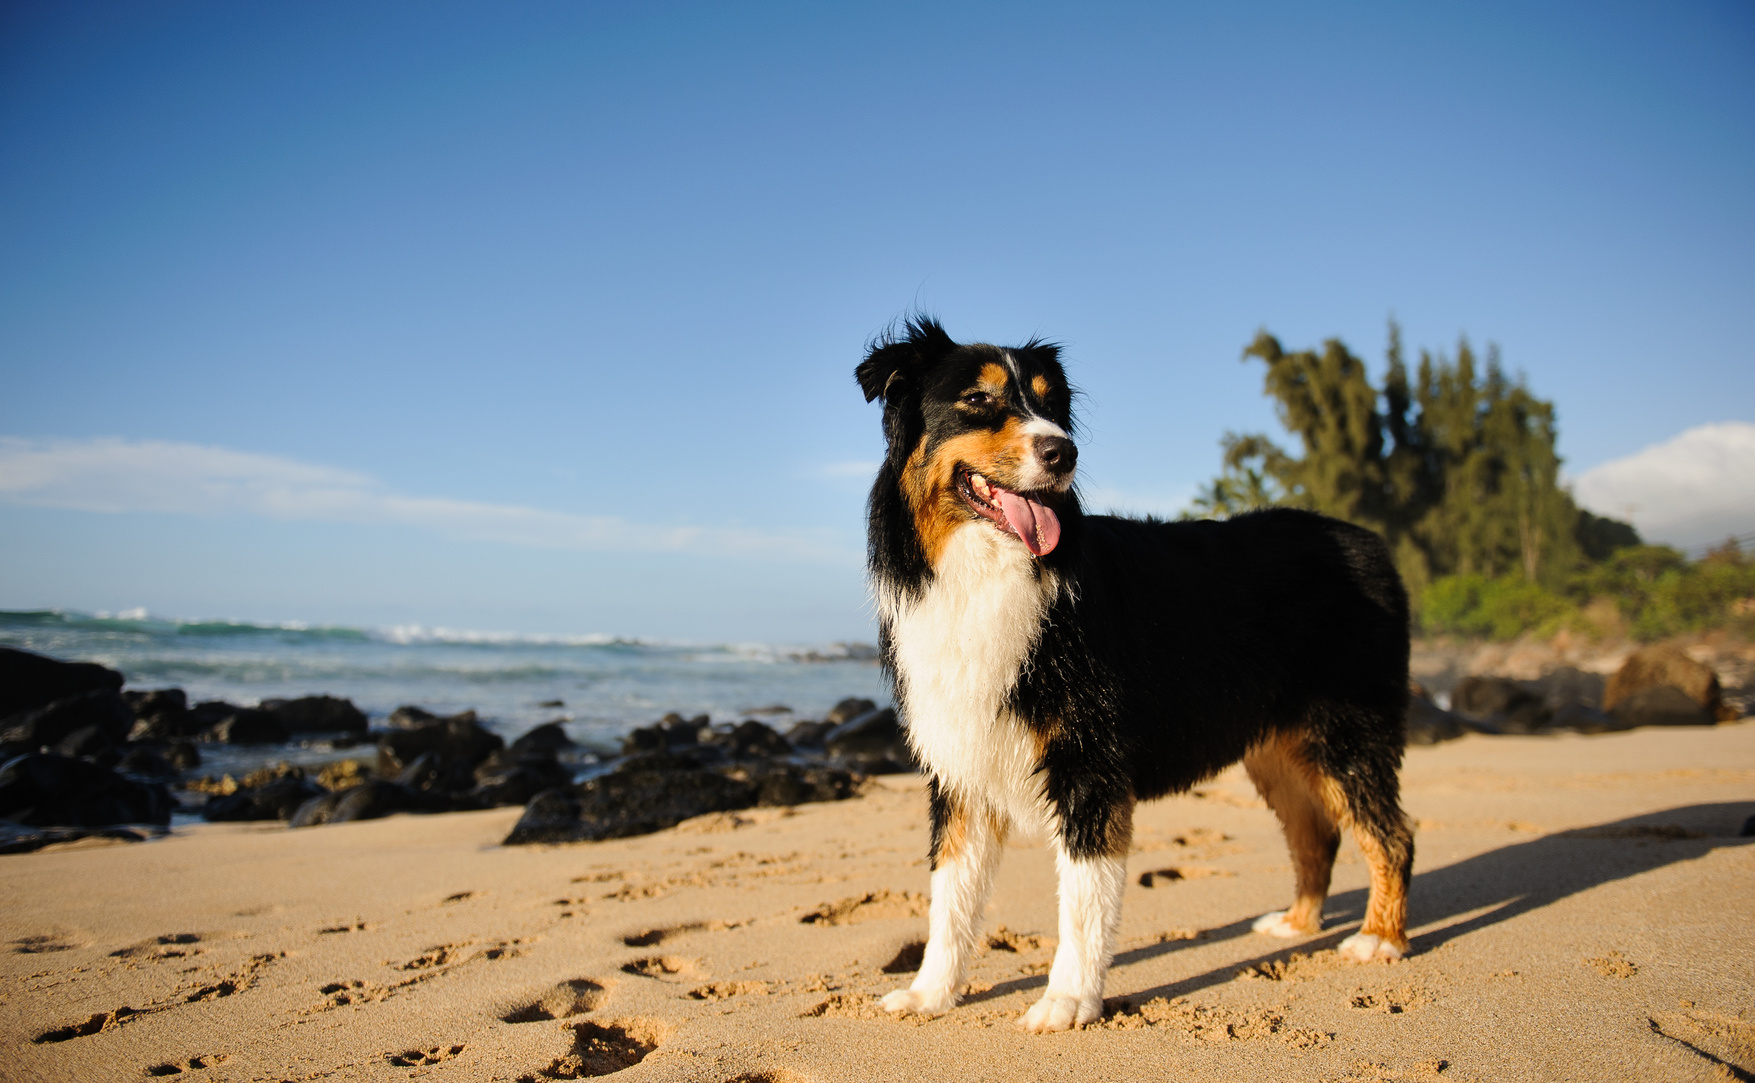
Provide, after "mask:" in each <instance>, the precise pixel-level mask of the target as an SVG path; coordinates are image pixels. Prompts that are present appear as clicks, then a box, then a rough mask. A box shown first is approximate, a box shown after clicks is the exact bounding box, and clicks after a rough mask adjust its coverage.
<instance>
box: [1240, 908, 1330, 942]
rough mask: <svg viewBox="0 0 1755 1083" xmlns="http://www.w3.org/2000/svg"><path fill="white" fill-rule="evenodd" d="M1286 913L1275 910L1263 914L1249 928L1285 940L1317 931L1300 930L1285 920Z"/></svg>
mask: <svg viewBox="0 0 1755 1083" xmlns="http://www.w3.org/2000/svg"><path fill="white" fill-rule="evenodd" d="M1286 913H1287V912H1286V911H1284V910H1275V911H1274V912H1273V913H1271V914H1263V915H1262V916H1261V917H1258V918H1256V919H1255V924H1254V925H1253V926H1251V928H1253V929H1254V930H1255V931H1256V932H1258V933H1265V934H1267V935H1268V936H1278V937H1281V938H1283V939H1286V940H1290V939H1291V938H1293V937H1295V936H1308V935H1310V934H1311V933H1314V932H1317V931H1318V930H1317V929H1300V928H1299V927H1298V926H1296V925H1294V924H1292V922H1291V921H1290V920H1288V919H1287V917H1286Z"/></svg>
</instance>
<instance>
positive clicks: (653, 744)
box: [622, 711, 713, 756]
mask: <svg viewBox="0 0 1755 1083" xmlns="http://www.w3.org/2000/svg"><path fill="white" fill-rule="evenodd" d="M710 721H711V720H710V719H709V718H708V717H707V716H706V715H704V714H703V715H696V716H695V717H694V718H687V719H685V718H684V717H683V716H682V715H680V714H677V713H675V712H674V711H673V712H671V713H670V714H667V715H665V716H664V717H663V718H660V719H659V720H658V721H657V722H654V723H653V724H652V725H650V726H640V727H638V728H637V729H634V730H632V731H630V732H629V733H628V735H627V736H626V737H624V738H623V739H622V754H623V755H624V756H631V755H633V754H635V753H637V752H663V751H664V750H665V749H667V748H688V747H690V746H692V745H695V744H698V743H700V741H701V740H702V738H703V737H705V738H706V739H708V740H709V741H711V740H712V739H713V729H712V726H711V725H710V724H709V723H710Z"/></svg>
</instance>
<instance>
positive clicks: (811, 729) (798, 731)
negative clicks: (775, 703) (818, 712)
mask: <svg viewBox="0 0 1755 1083" xmlns="http://www.w3.org/2000/svg"><path fill="white" fill-rule="evenodd" d="M834 728H835V723H833V722H828V721H823V722H795V723H793V725H792V728H791V729H789V730H787V731H786V741H787V743H788V744H790V745H791V746H792V747H793V748H822V747H823V738H824V737H827V736H828V735H829V731H830V730H832V729H834Z"/></svg>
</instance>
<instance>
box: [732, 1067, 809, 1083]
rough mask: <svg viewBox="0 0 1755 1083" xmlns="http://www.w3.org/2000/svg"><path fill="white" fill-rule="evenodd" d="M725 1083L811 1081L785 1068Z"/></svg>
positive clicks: (805, 1082)
mask: <svg viewBox="0 0 1755 1083" xmlns="http://www.w3.org/2000/svg"><path fill="white" fill-rule="evenodd" d="M725 1083H810V1080H808V1079H806V1078H805V1077H804V1076H801V1075H799V1074H798V1073H797V1072H793V1071H788V1070H787V1069H785V1068H767V1069H764V1070H763V1071H760V1072H745V1073H744V1074H742V1075H737V1076H732V1077H731V1078H730V1079H727V1080H726V1081H725Z"/></svg>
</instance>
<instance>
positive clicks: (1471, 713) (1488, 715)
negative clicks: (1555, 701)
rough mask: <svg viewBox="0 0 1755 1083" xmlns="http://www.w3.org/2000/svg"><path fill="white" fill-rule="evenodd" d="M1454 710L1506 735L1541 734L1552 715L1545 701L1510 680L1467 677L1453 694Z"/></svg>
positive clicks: (1520, 684) (1520, 683) (1451, 697)
mask: <svg viewBox="0 0 1755 1083" xmlns="http://www.w3.org/2000/svg"><path fill="white" fill-rule="evenodd" d="M1450 709H1451V710H1453V711H1455V712H1456V713H1458V714H1460V715H1463V716H1465V717H1467V718H1470V719H1473V720H1475V721H1477V722H1486V723H1489V724H1491V725H1492V726H1493V727H1494V728H1496V729H1497V730H1499V731H1500V732H1502V733H1537V732H1540V731H1541V730H1542V728H1543V727H1545V726H1546V725H1547V724H1548V719H1549V718H1550V716H1551V712H1550V711H1549V710H1548V708H1547V707H1546V706H1544V705H1543V703H1542V697H1541V696H1540V695H1538V694H1536V693H1535V692H1532V691H1531V690H1530V689H1529V688H1526V687H1525V686H1524V685H1523V683H1522V682H1519V681H1514V680H1511V679H1510V678H1508V677H1464V678H1463V679H1462V680H1460V681H1458V682H1457V685H1456V689H1455V690H1454V691H1452V692H1451V694H1450Z"/></svg>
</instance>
